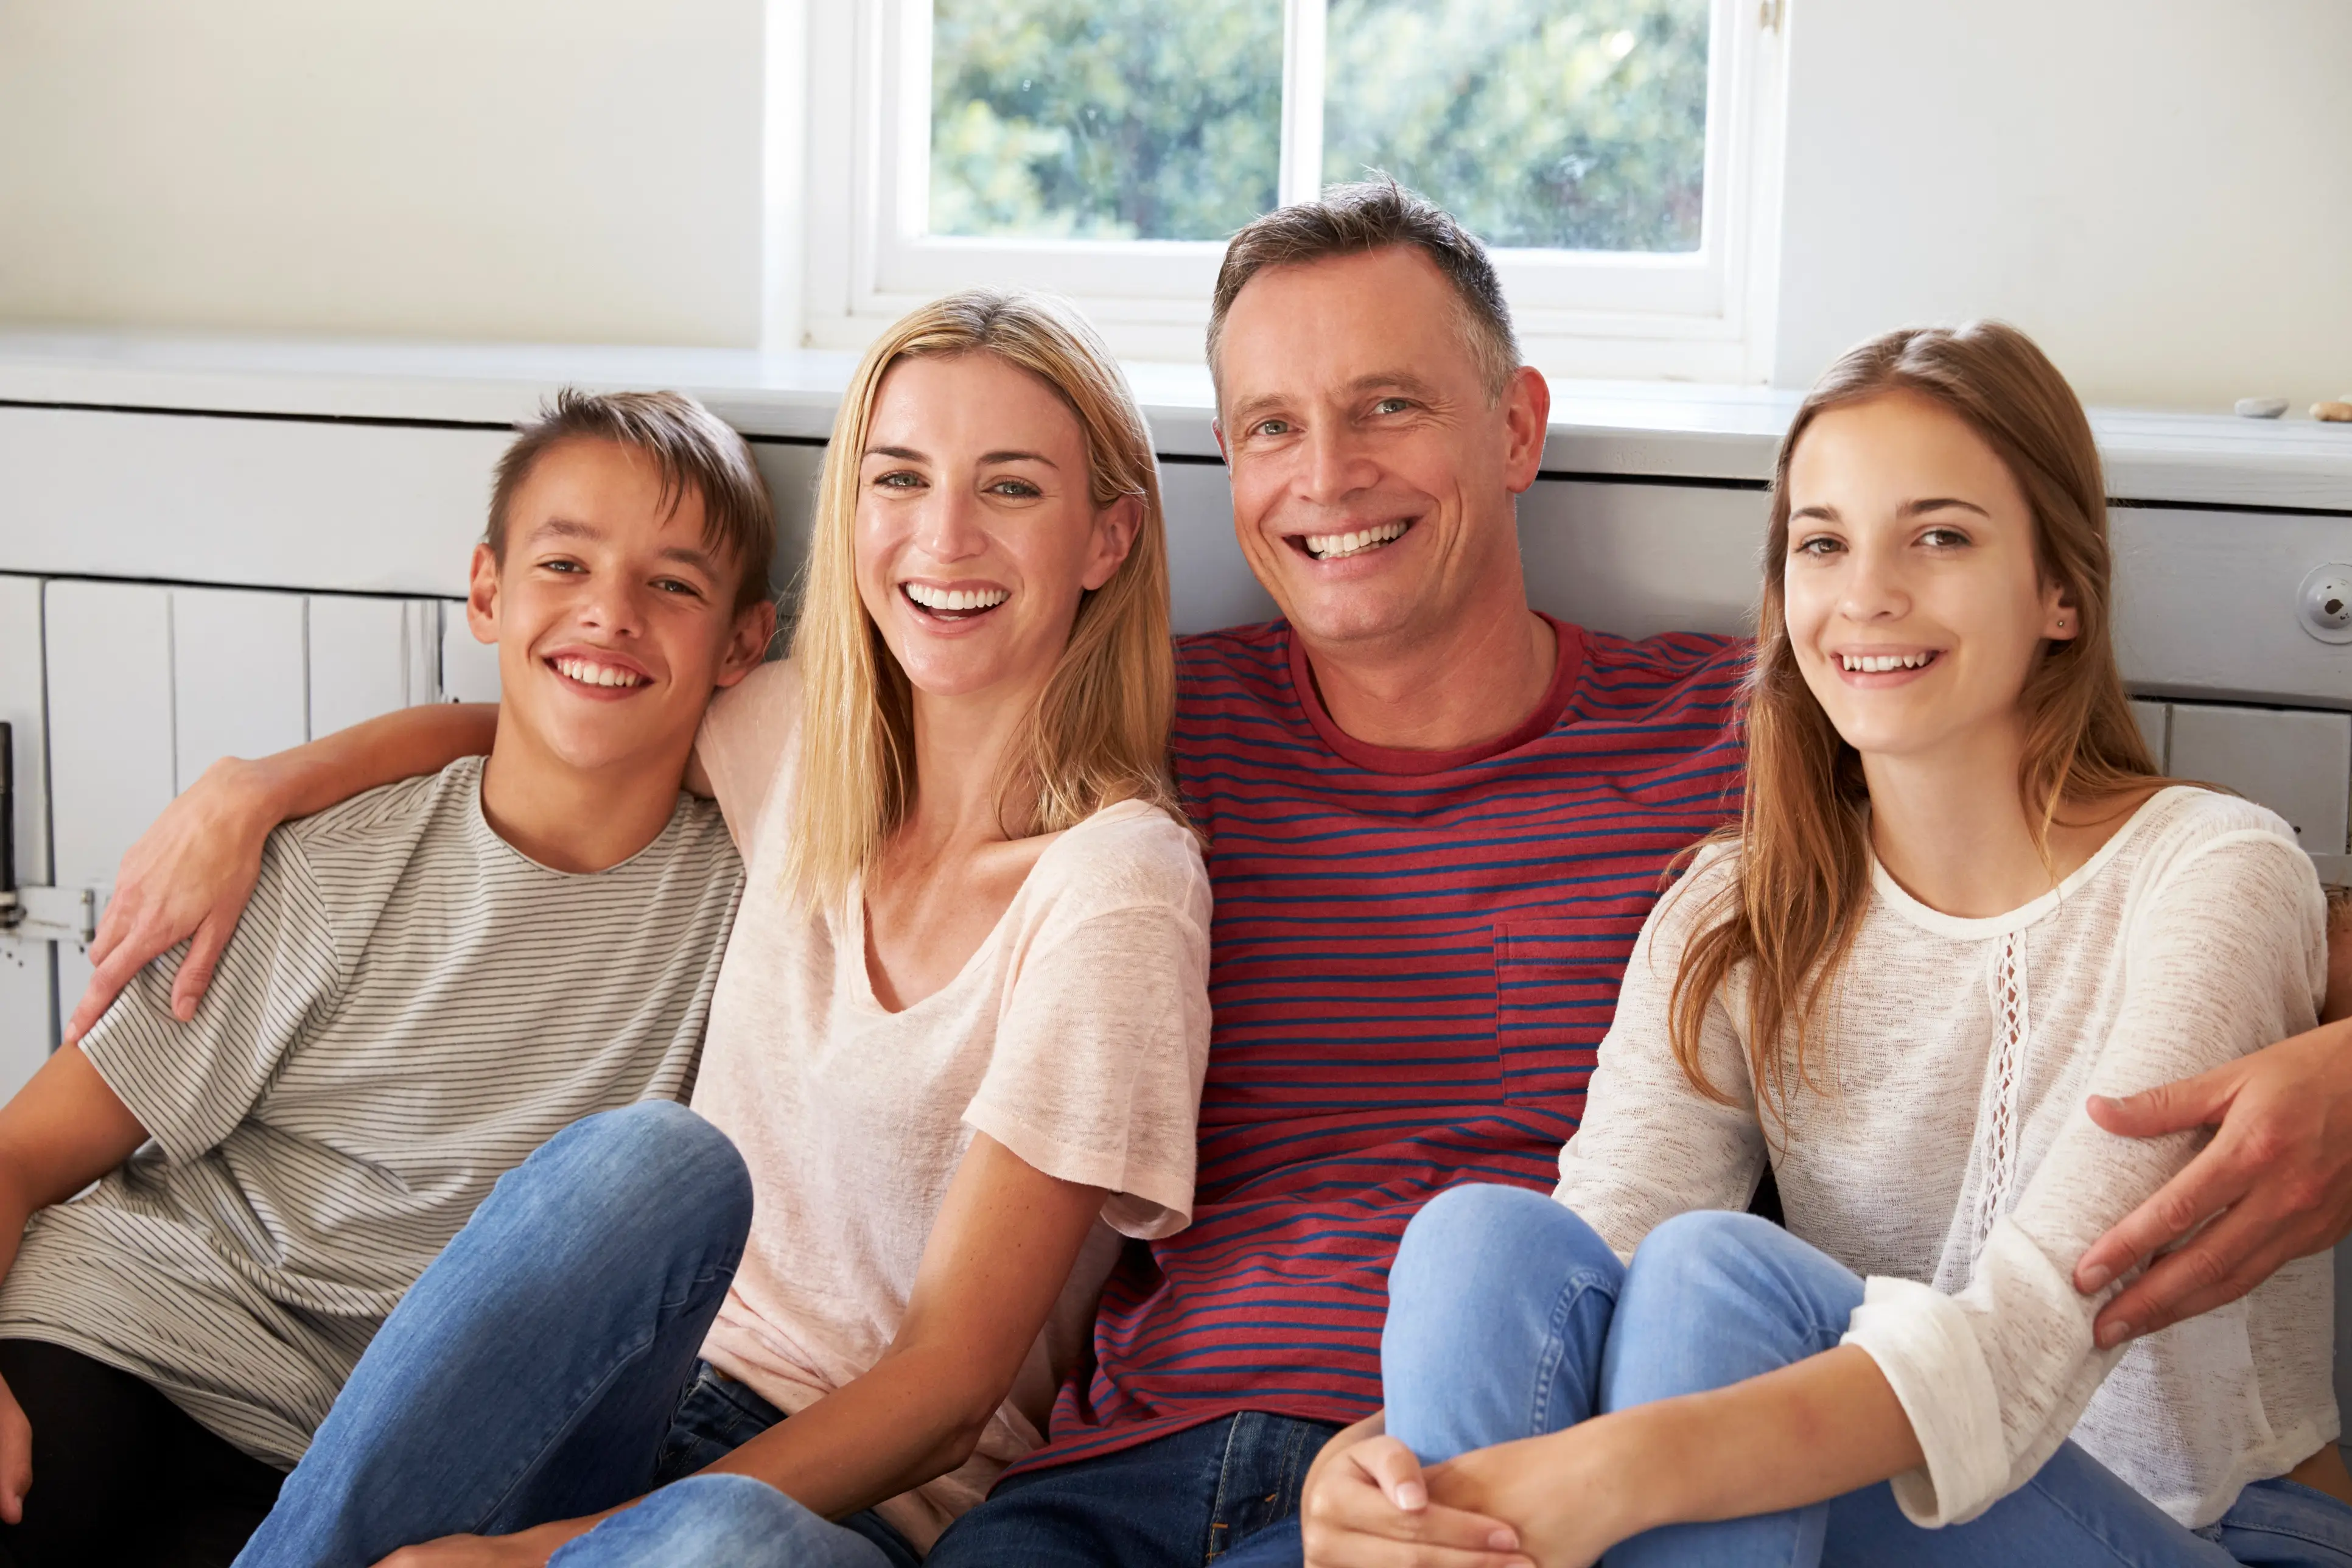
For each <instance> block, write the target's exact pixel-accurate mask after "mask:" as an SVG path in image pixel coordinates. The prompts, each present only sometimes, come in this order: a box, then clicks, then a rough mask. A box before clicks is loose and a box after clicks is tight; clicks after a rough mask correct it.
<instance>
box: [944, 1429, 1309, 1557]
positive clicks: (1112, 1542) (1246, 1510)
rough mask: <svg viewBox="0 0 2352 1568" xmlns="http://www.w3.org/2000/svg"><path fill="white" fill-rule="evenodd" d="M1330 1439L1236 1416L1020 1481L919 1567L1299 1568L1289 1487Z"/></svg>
mask: <svg viewBox="0 0 2352 1568" xmlns="http://www.w3.org/2000/svg"><path fill="white" fill-rule="evenodd" d="M1338 1430H1339V1427H1337V1426H1332V1425H1330V1424H1329V1423H1328V1422H1323V1421H1307V1420H1301V1419H1299V1418H1297V1417H1295V1416H1288V1415H1268V1414H1266V1413H1265V1412H1263V1411H1255V1410H1253V1411H1244V1413H1242V1414H1241V1415H1224V1416H1220V1417H1218V1418H1217V1419H1216V1420H1213V1421H1208V1422H1204V1423H1202V1425H1201V1426H1192V1427H1187V1428H1186V1429H1185V1430H1183V1431H1181V1432H1174V1433H1171V1434H1170V1435H1169V1436H1165V1437H1160V1438H1155V1439H1153V1440H1152V1441H1151V1442H1149V1443H1139V1444H1138V1445H1136V1446H1135V1447H1132V1448H1123V1449H1121V1450H1119V1451H1118V1453H1115V1454H1105V1455H1103V1456H1102V1457H1100V1458H1093V1459H1080V1460H1077V1461H1076V1462H1074V1463H1071V1464H1067V1465H1057V1466H1055V1467H1053V1468H1050V1469H1043V1470H1027V1471H1024V1472H1023V1473H1022V1474H1020V1475H1017V1476H1013V1477H1009V1478H1007V1479H1004V1480H1003V1481H1000V1482H998V1483H997V1487H996V1489H995V1490H994V1491H993V1492H992V1493H990V1494H989V1498H988V1500H987V1501H986V1502H984V1503H982V1504H981V1505H980V1506H979V1507H978V1508H976V1509H974V1510H971V1512H970V1513H968V1514H965V1515H964V1516H963V1517H962V1518H961V1519H960V1520H958V1521H955V1523H954V1524H952V1525H950V1527H949V1528H948V1532H947V1533H946V1534H945V1535H942V1536H941V1537H940V1540H939V1543H938V1544H937V1545H936V1546H934V1547H932V1548H931V1555H930V1558H929V1568H1008V1565H1011V1564H1015V1563H1017V1564H1019V1568H1200V1565H1201V1564H1202V1563H1215V1564H1216V1565H1217V1568H1298V1564H1300V1563H1303V1562H1304V1561H1305V1556H1306V1554H1305V1552H1304V1549H1303V1548H1302V1547H1301V1546H1300V1544H1299V1538H1298V1489H1299V1488H1300V1487H1301V1486H1303V1485H1305V1484H1306V1480H1307V1466H1309V1465H1311V1464H1313V1463H1314V1462H1315V1456H1316V1455H1317V1454H1318V1453H1320V1452H1321V1451H1322V1448H1323V1445H1324V1444H1325V1443H1327V1442H1328V1441H1329V1440H1330V1437H1331V1434H1332V1433H1334V1432H1337V1431H1338Z"/></svg>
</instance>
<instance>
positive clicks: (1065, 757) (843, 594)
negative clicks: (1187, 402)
mask: <svg viewBox="0 0 2352 1568" xmlns="http://www.w3.org/2000/svg"><path fill="white" fill-rule="evenodd" d="M972 353H982V354H992V355H994V356H995V357H996V358H998V359H1000V360H1002V361H1003V362H1004V363H1007V364H1010V365H1013V366H1015V367H1017V368H1019V369H1021V370H1025V371H1027V372H1028V373H1029V374H1032V375H1034V376H1035V377H1037V379H1038V380H1040V381H1042V382H1044V383H1045V384H1046V385H1047V386H1049V387H1051V388H1052V389H1053V390H1054V393H1055V395H1056V396H1058V397H1059V398H1060V399H1061V400H1062V402H1063V404H1064V405H1066V406H1067V407H1068V408H1069V410H1070V412H1071V414H1072V415H1073V416H1076V419H1077V422H1078V427H1079V428H1080V430H1082V431H1083V432H1084V433H1085V436H1086V442H1087V479H1088V490H1089V492H1090V495H1091V499H1092V500H1093V502H1094V505H1095V507H1096V508H1097V510H1100V509H1101V508H1104V507H1108V506H1109V505H1111V504H1112V503H1113V502H1115V501H1118V500H1120V499H1121V498H1123V497H1130V496H1131V497H1133V498H1135V500H1136V501H1137V503H1138V510H1139V513H1140V521H1139V525H1138V527H1137V529H1136V533H1135V539H1134V542H1133V543H1132V544H1131V545H1130V546H1129V549H1128V552H1127V559H1126V560H1124V561H1122V562H1121V563H1119V565H1118V570H1117V571H1115V572H1113V573H1112V574H1111V577H1110V580H1109V581H1108V582H1107V583H1105V584H1103V585H1102V586H1101V587H1099V588H1096V589H1093V590H1090V591H1088V592H1087V593H1085V594H1084V595H1081V596H1080V598H1079V601H1078V611H1077V616H1076V620H1075V621H1074V622H1073V623H1072V624H1071V626H1070V640H1069V643H1068V645H1067V646H1066V647H1065V648H1064V649H1063V651H1062V657H1061V659H1060V660H1059V662H1057V663H1056V664H1055V667H1054V671H1053V674H1052V675H1051V676H1050V677H1049V678H1048V679H1047V680H1046V683H1045V689H1044V690H1043V691H1042V692H1041V693H1039V695H1038V698H1037V702H1036V705H1035V707H1034V709H1032V710H1031V711H1030V713H1029V716H1028V718H1027V719H1026V720H1025V721H1024V728H1023V733H1022V734H1021V735H1020V736H1019V737H1018V738H1017V739H1016V740H1015V742H1014V743H1013V746H1012V748H1011V750H1010V751H1009V752H1008V762H1007V764H1006V768H1005V774H1004V776H1003V779H1001V780H1000V781H999V789H1000V795H999V805H998V810H999V814H1000V816H1001V819H1002V821H1003V825H1004V828H1005V831H1006V832H1007V833H1008V834H1009V835H1011V836H1012V837H1029V836H1031V835H1033V834H1038V833H1052V832H1056V831H1059V830H1060V829H1062V828H1066V827H1069V826H1075V825H1076V824H1077V823H1079V822H1081V821H1084V820H1085V819H1086V818H1087V817H1088V816H1092V815H1093V814H1094V813H1095V812H1097V811H1099V810H1100V809H1101V808H1102V807H1104V806H1105V805H1109V804H1111V803H1112V802H1114V801H1119V800H1143V801H1148V802H1150V804H1152V805H1157V806H1160V807H1162V808H1164V809H1166V810H1168V811H1170V812H1171V813H1174V812H1175V811H1176V810H1177V806H1176V798H1175V792H1174V790H1173V788H1172V787H1171V784H1170V783H1169V776H1168V732H1169V728H1170V725H1171V721H1172V720H1173V718H1174V712H1175V689H1176V670H1175V657H1174V651H1173V648H1172V647H1171V643H1170V640H1169V630H1168V546H1167V532H1166V527H1165V524H1164V522H1163V521H1162V518H1161V515H1160V472H1159V468H1158V466H1157V465H1156V464H1155V463H1154V461H1153V459H1152V453H1151V435H1150V429H1149V428H1148V427H1147V426H1145V425H1144V422H1143V415H1142V412H1141V411H1140V410H1139V409H1138V408H1137V407H1136V405H1135V399H1134V398H1133V396H1132V395H1129V392H1128V389H1127V383H1126V381H1125V380H1124V379H1123V378H1122V377H1121V376H1120V374H1119V372H1118V366H1117V365H1116V363H1114V362H1113V361H1112V359H1111V356H1110V353H1109V351H1108V349H1107V348H1106V347H1105V346H1104V345H1103V342H1102V340H1101V339H1100V338H1098V337H1097V336H1096V334H1095V331H1094V329H1093V328H1091V327H1090V326H1088V325H1087V323H1086V321H1084V320H1083V319H1082V318H1081V317H1080V316H1079V315H1078V314H1077V312H1076V310H1071V309H1070V308H1069V307H1067V306H1066V305H1064V304H1061V303H1060V302H1058V301H1055V300H1049V299H1046V298H1044V297H1042V296H1039V295H1036V294H1031V293H1026V292H1023V291H1019V290H1004V289H966V290H964V291H963V292H961V293H957V294H950V295H949V296H948V297H947V298H945V299H943V300H934V301H932V302H931V303H930V304H929V305H926V306H923V307H922V308H921V309H919V310H915V311H912V312H910V313H909V314H908V315H907V316H905V317H903V318H902V319H900V320H899V321H898V323H897V324H895V325H894V326H892V327H891V328H890V329H889V331H886V332H884V333H883V334H882V336H881V338H880V339H879V340H878V341H877V342H876V343H875V344H874V346H873V347H872V348H870V349H868V350H866V357H865V359H864V360H863V361H862V362H860V363H859V364H858V366H857V373H856V374H855V375H854V376H852V377H851V378H850V382H849V388H848V391H847V392H846V393H845V395H843V397H842V401H841V411H840V413H839V414H838V415H837V416H835V420H834V426H833V441H832V444H831V445H830V446H829V447H827V448H826V450H825V457H824V473H823V475H822V477H821V478H820V479H818V481H817V502H816V526H815V537H814V539H813V540H812V541H811V542H810V547H809V559H808V567H807V570H806V571H805V573H804V574H803V577H802V581H801V599H800V615H799V620H798V623H797V625H796V626H794V628H793V658H794V659H795V660H797V661H798V663H799V665H800V669H801V682H802V687H803V691H804V693H805V696H804V698H803V702H804V710H803V711H804V717H803V721H802V725H801V756H800V788H799V792H798V795H799V801H798V816H797V820H796V821H795V822H794V823H793V839H792V852H791V856H790V859H789V865H788V868H787V871H786V879H787V882H788V884H789V885H790V886H792V887H793V889H795V890H796V891H797V892H798V893H799V894H800V895H801V896H803V897H804V898H807V899H810V900H813V901H815V902H818V903H820V904H824V903H830V902H832V901H834V900H838V899H840V898H841V897H842V896H843V895H844V894H845V891H846V889H848V886H849V883H850V879H852V878H853V877H855V876H857V875H859V874H861V873H863V872H865V871H866V870H868V869H870V868H872V866H873V864H874V862H875V859H876V858H877V856H879V855H880V853H881V851H882V847H883V846H884V845H885V844H886V843H887V842H888V840H889V837H890V835H891V834H892V833H893V832H894V831H896V830H897V828H898V826H899V824H901V823H902V822H904V821H905V820H906V816H907V812H908V808H909V807H910V806H911V805H913V803H914V795H915V782H916V781H915V775H914V768H915V752H914V708H913V693H912V691H911V689H910V688H909V687H908V682H907V678H906V674H905V672H904V671H903V670H901V669H900V668H898V660H897V659H896V658H893V657H892V655H891V653H890V651H889V649H888V648H887V647H886V646H885V645H884V643H883V641H882V634H881V631H880V629H879V628H878V627H877V626H875V624H874V621H873V617H871V616H868V615H867V614H866V605H865V602H864V600H863V599H862V598H861V597H860V596H859V595H858V590H857V548H856V521H857V503H858V496H859V484H858V473H859V469H860V468H861V466H862V464H863V462H864V460H865V453H866V441H867V438H868V435H869V432H870V430H871V428H872V426H873V421H874V404H875V399H876V398H877V395H879V393H880V391H881V386H882V380H883V377H884V376H886V375H887V374H889V371H890V367H891V366H893V365H895V364H898V363H900V362H901V361H903V360H909V359H922V358H943V357H950V356H954V355H959V354H972Z"/></svg>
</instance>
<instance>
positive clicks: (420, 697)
mask: <svg viewBox="0 0 2352 1568" xmlns="http://www.w3.org/2000/svg"><path fill="white" fill-rule="evenodd" d="M440 627H441V606H440V605H438V604H437V603H436V602H434V601H432V600H429V599H362V598H356V597H352V596H351V595H342V594H315V595H311V598H310V734H311V736H312V737H313V738H314V739H315V738H316V737H318V736H320V735H331V734H333V733H334V732H335V731H338V730H341V729H345V728H347V727H349V726H351V725H353V724H356V723H358V722H359V721H361V720H362V719H373V718H374V717H375V716H376V715H377V714H379V713H389V712H391V711H392V710H394V709H395V708H405V707H408V706H410V705H411V704H413V703H417V702H430V701H432V700H434V697H435V694H436V693H435V684H436V683H435V678H434V670H435V668H436V665H437V664H438V662H439V655H440V647H439V644H440Z"/></svg>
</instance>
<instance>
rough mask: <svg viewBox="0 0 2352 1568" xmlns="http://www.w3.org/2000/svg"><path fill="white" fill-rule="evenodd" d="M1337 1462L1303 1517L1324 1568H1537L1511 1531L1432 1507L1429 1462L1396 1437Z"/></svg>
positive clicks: (1312, 1486)
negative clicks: (1424, 1467) (1423, 1464)
mask: <svg viewBox="0 0 2352 1568" xmlns="http://www.w3.org/2000/svg"><path fill="white" fill-rule="evenodd" d="M1329 1458H1330V1460H1331V1462H1330V1463H1328V1465H1325V1466H1323V1467H1322V1468H1321V1469H1320V1470H1319V1472H1318V1474H1316V1475H1315V1476H1313V1477H1311V1478H1310V1479H1309V1481H1308V1484H1307V1496H1306V1499H1305V1500H1304V1506H1303V1508H1302V1509H1301V1510H1300V1511H1301V1514H1302V1516H1303V1517H1302V1520H1301V1531H1302V1533H1303V1535H1304V1538H1305V1541H1306V1543H1307V1561H1308V1562H1309V1563H1313V1564H1316V1565H1317V1568H1506V1565H1513V1568H1529V1565H1528V1560H1527V1558H1526V1557H1525V1556H1524V1555H1523V1554H1521V1553H1520V1552H1518V1551H1517V1546H1518V1536H1517V1532H1516V1531H1513V1530H1512V1529H1511V1528H1510V1526H1508V1525H1507V1524H1504V1523H1503V1522H1502V1521H1499V1520H1495V1519H1489V1518H1487V1517H1486V1515H1484V1514H1476V1513H1471V1512H1468V1511H1466V1510H1461V1509H1454V1508H1444V1507H1435V1506H1432V1505H1431V1503H1430V1501H1429V1492H1428V1486H1427V1483H1426V1482H1425V1480H1424V1479H1423V1476H1422V1470H1421V1462H1420V1461H1419V1460H1418V1459H1416V1458H1414V1457H1413V1453H1412V1449H1410V1448H1408V1447H1405V1446H1404V1445H1403V1444H1402V1443H1400V1442H1398V1441H1397V1440H1396V1439H1395V1438H1393V1437H1385V1436H1382V1437H1370V1438H1366V1439H1365V1440H1363V1441H1362V1442H1360V1443H1357V1444H1354V1445H1352V1446H1350V1447H1348V1448H1346V1449H1345V1450H1342V1451H1340V1452H1339V1453H1337V1454H1335V1455H1331V1456H1329ZM1400 1497H1404V1498H1411V1499H1412V1500H1413V1501H1412V1503H1410V1504H1404V1503H1401V1502H1400V1501H1399V1498H1400Z"/></svg>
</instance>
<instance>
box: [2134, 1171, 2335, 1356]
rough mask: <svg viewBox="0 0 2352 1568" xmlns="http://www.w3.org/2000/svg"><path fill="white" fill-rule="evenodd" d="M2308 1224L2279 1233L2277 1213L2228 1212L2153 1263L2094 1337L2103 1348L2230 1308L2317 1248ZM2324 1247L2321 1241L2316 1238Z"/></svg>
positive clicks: (2245, 1208) (2257, 1208) (2248, 1208)
mask: <svg viewBox="0 0 2352 1568" xmlns="http://www.w3.org/2000/svg"><path fill="white" fill-rule="evenodd" d="M2307 1229H2308V1230H2312V1231H2314V1234H2315V1223H2314V1226H2295V1225H2289V1226H2286V1227H2285V1228H2284V1229H2282V1228H2281V1227H2280V1226H2279V1223H2278V1218H2277V1216H2276V1215H2271V1214H2269V1213H2267V1212H2263V1205H2258V1204H2253V1203H2249V1204H2246V1205H2241V1206H2240V1207H2238V1208H2235V1209H2232V1210H2231V1211H2230V1212H2229V1213H2228V1214H2226V1215H2222V1216H2221V1218H2220V1219H2218V1220H2216V1221H2215V1222H2214V1223H2213V1224H2211V1225H2210V1226H2207V1227H2206V1228H2205V1229H2204V1230H2203V1231H2202V1232H2201V1233H2200V1234H2199V1236H2198V1237H2197V1239H2196V1240H2195V1241H2192V1242H2190V1243H2189V1245H2188V1246H2187V1247H2182V1248H2181V1249H2180V1250H2179V1251H2178V1252H2175V1253H2172V1254H2171V1255H2169V1256H2168V1257H2165V1258H2158V1259H2157V1261H2156V1266H2155V1267H2154V1268H2150V1269H2149V1270H2148V1271H2147V1273H2146V1274H2144V1275H2142V1276H2140V1277H2139V1278H2138V1279H2135V1280H2133V1281H2132V1282H2131V1284H2130V1286H2129V1287H2127V1288H2126V1289H2124V1290H2123V1291H2122V1292H2121V1293H2120V1294H2118V1295H2117V1296H2116V1299H2115V1300H2112V1301H2110V1302H2108V1303H2107V1304H2106V1306H2105V1308H2103V1309H2102V1310H2100V1312H2099V1317H2098V1321H2097V1322H2096V1324H2095V1325H2094V1328H2093V1334H2094V1336H2095V1339H2096V1340H2097V1342H2098V1343H2099V1344H2100V1346H2101V1347H2103V1348H2112V1347H2113V1346H2116V1345H2119V1344H2121V1343H2123V1342H2125V1341H2126V1340H2128V1339H2137V1338H2140V1337H2141V1336H2143V1335H2147V1334H2152V1333H2156V1332H2158V1331H2160V1330H2163V1329H2168V1328H2170V1327H2171V1326H2172V1325H2173V1324H2175V1323H2178V1322H2180V1321H2183V1320H2185V1319H2189V1318H2193V1317H2196V1316H2197V1315H2198V1314H2199V1313H2200V1312H2210V1311H2211V1310H2213V1309H2214V1308H2216V1307H2223V1306H2227V1305H2228V1304H2229V1303H2231V1301H2234V1300H2237V1299H2238V1298H2239V1297H2241V1296H2242V1295H2244V1294H2245V1293H2246V1292H2247V1291H2249V1290H2251V1289H2253V1288H2254V1287H2255V1286H2257V1285H2259V1284H2261V1283H2262V1282H2263V1280H2265V1279H2269V1278H2270V1277H2271V1275H2272V1274H2273V1272H2275V1271H2276V1270H2277V1268H2279V1266H2280V1265H2281V1264H2283V1263H2286V1262H2288V1261H2290V1260H2291V1259H2293V1258H2299V1257H2301V1256H2303V1255H2304V1254H2305V1252H2308V1251H2314V1250H2316V1247H2306V1246H2305V1245H2304V1243H2305V1240H2306V1239H2310V1237H2306V1235H2305V1231H2306V1230H2307ZM2318 1240H2319V1242H2320V1244H2321V1245H2324V1244H2325V1237H2318Z"/></svg>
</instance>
